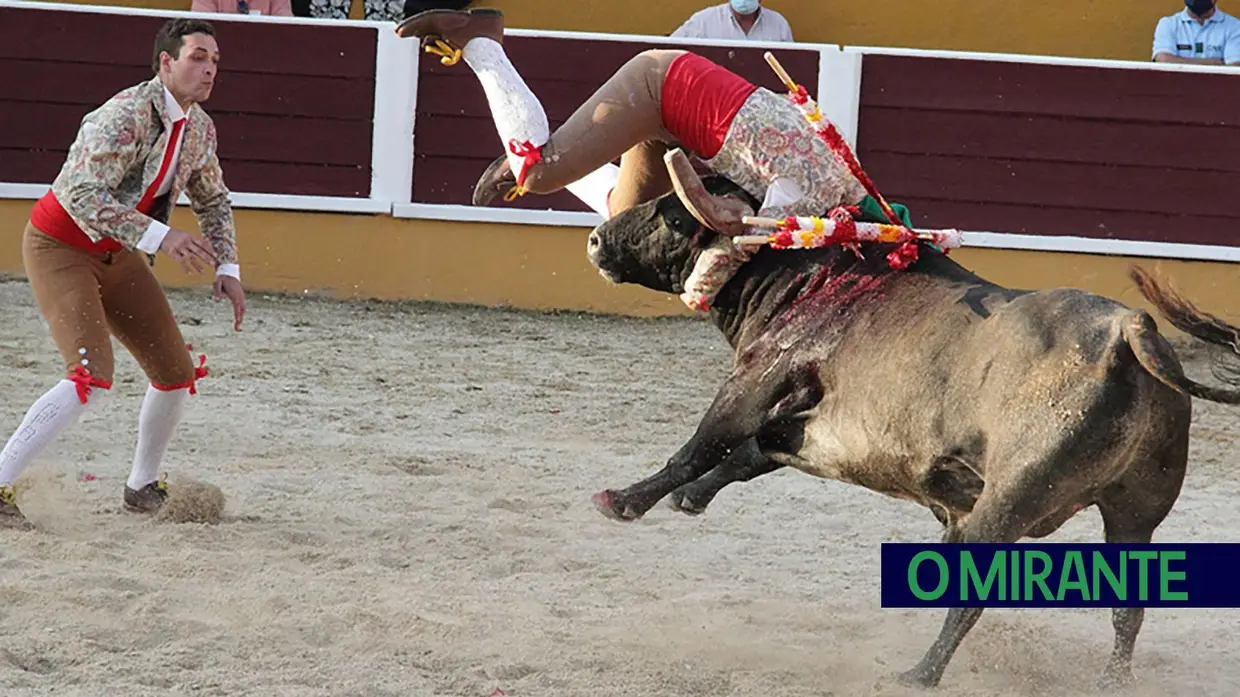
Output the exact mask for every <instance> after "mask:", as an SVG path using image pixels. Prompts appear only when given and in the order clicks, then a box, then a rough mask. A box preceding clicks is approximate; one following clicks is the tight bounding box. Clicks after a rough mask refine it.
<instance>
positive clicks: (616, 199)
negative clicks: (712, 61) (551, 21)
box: [525, 49, 685, 214]
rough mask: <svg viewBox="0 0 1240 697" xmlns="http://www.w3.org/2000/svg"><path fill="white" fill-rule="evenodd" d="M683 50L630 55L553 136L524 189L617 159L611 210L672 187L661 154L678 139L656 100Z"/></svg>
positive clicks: (547, 189)
mask: <svg viewBox="0 0 1240 697" xmlns="http://www.w3.org/2000/svg"><path fill="white" fill-rule="evenodd" d="M683 53H685V51H681V50H675V49H653V50H648V51H643V52H641V53H639V54H637V55H636V56H634V57H632V58H630V59H629V60H628V62H626V63H625V64H624V65H623V66H622V67H621V68H620V69H619V70H617V71H616V73H615V74H614V75H612V76H611V78H610V79H608V80H607V82H605V83H603V86H602V87H600V88H598V90H596V91H595V92H594V94H593V95H592V96H591V97H590V99H588V100H586V102H585V103H584V104H582V105H581V106H580V107H578V108H577V110H576V111H574V112H573V114H572V115H571V116H569V117H568V120H566V121H565V122H564V124H563V125H561V126H560V127H559V128H557V129H556V130H555V132H554V133H552V134H551V139H550V140H549V141H548V142H547V144H546V145H545V146H544V147H543V151H542V161H541V162H539V163H537V164H535V165H534V166H532V167H531V168H530V169H529V172H528V174H527V175H526V179H525V186H526V188H527V189H528V190H529V191H530V192H531V193H537V194H544V193H552V192H554V191H559V190H560V189H562V188H564V187H565V186H567V185H569V184H571V183H572V182H574V181H576V180H578V179H581V178H582V177H584V176H586V175H587V174H589V173H591V172H593V171H594V170H596V169H598V168H599V167H602V166H603V165H605V164H607V163H609V162H613V161H614V160H615V159H616V158H620V178H619V182H618V183H617V184H616V188H615V190H614V191H613V192H612V194H611V201H610V207H611V211H612V213H613V214H615V213H619V212H621V211H623V210H625V209H627V208H630V207H632V206H634V205H636V204H638V203H641V202H642V201H648V200H650V199H652V198H655V197H656V196H659V195H661V194H665V193H667V192H669V191H671V190H672V182H671V179H670V178H669V177H668V174H667V169H666V167H665V166H664V164H663V153H664V152H666V150H667V148H668V146H669V145H671V144H673V143H675V140H676V139H675V138H674V137H673V136H672V135H671V134H670V133H668V132H667V130H666V129H665V128H664V127H663V117H662V113H661V109H660V102H661V97H662V92H663V79H664V77H665V76H666V75H667V70H668V68H669V67H670V66H671V64H672V62H673V61H675V60H676V58H677V57H679V56H680V55H681V54H683ZM569 151H571V153H572V155H571V157H565V156H564V154H565V153H568V152H569Z"/></svg>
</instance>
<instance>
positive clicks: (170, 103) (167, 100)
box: [164, 87, 185, 123]
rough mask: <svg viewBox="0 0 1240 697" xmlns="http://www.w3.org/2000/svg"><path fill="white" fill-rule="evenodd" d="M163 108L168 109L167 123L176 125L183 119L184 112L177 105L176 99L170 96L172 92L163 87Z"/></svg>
mask: <svg viewBox="0 0 1240 697" xmlns="http://www.w3.org/2000/svg"><path fill="white" fill-rule="evenodd" d="M164 106H165V107H166V108H167V109H168V121H169V122H171V123H176V122H177V121H180V120H181V119H183V118H185V110H184V109H182V108H181V105H180V104H177V99H176V97H173V96H172V92H171V91H170V90H169V89H168V88H167V87H164Z"/></svg>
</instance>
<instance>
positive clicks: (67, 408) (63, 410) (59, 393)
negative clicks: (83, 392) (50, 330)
mask: <svg viewBox="0 0 1240 697" xmlns="http://www.w3.org/2000/svg"><path fill="white" fill-rule="evenodd" d="M88 403H89V402H88ZM84 411H86V404H83V403H82V401H81V400H80V399H78V394H77V384H76V383H74V382H73V381H72V380H61V381H60V382H58V383H56V385H55V386H54V387H52V389H50V390H48V391H47V392H46V393H44V394H43V396H42V397H40V398H39V399H38V400H37V401H36V402H35V403H34V404H33V405H32V406H31V407H30V409H29V410H28V411H27V412H26V417H25V418H24V419H22V423H21V425H20V426H18V427H17V430H16V431H15V432H14V433H13V436H12V437H11V438H9V442H8V443H7V444H5V446H4V451H3V452H0V486H12V485H13V482H14V481H16V480H17V478H18V477H19V476H21V473H22V472H23V471H24V470H25V469H26V466H27V465H29V464H30V462H31V461H32V460H34V458H36V457H38V456H39V453H41V452H43V449H44V448H46V447H47V446H48V444H50V443H51V442H52V441H53V440H55V439H56V438H57V437H58V436H59V435H60V434H61V433H62V432H63V431H64V430H65V428H67V427H68V426H70V425H71V424H73V423H74V422H76V421H77V420H78V418H79V417H81V415H82V413H83V412H84Z"/></svg>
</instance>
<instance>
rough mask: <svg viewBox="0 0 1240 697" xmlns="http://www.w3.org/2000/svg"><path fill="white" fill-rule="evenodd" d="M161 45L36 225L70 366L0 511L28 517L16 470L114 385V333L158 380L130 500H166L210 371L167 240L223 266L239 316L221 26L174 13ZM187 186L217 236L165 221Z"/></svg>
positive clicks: (85, 123) (42, 303) (37, 263)
mask: <svg viewBox="0 0 1240 697" xmlns="http://www.w3.org/2000/svg"><path fill="white" fill-rule="evenodd" d="M154 48H155V50H154V58H153V65H152V68H153V70H154V71H155V73H156V76H155V77H154V78H152V79H150V80H148V81H146V82H142V83H139V84H137V85H134V86H132V87H129V88H127V89H125V90H123V91H121V92H120V93H118V94H117V95H115V96H114V97H112V98H111V99H109V100H108V101H107V102H105V103H104V104H103V105H102V106H100V107H99V108H98V109H96V110H94V111H92V112H91V113H89V114H87V115H86V116H85V118H83V119H82V124H81V127H80V129H79V130H78V133H77V137H76V139H75V140H74V141H73V145H72V146H71V147H70V149H69V154H68V157H67V159H66V161H65V164H64V167H63V168H62V169H61V171H60V174H59V175H57V177H56V179H55V181H54V182H52V186H51V189H50V191H49V192H48V193H47V195H45V196H44V197H43V198H42V199H40V200H39V202H38V203H37V204H35V206H34V210H33V211H32V212H31V216H30V221H29V223H27V225H26V230H25V234H24V236H23V239H22V259H23V262H24V264H25V269H26V274H27V277H28V278H29V281H30V287H31V290H32V292H33V293H34V297H35V300H36V302H37V303H38V305H39V309H40V310H41V311H42V313H43V315H44V317H45V318H46V319H47V323H48V325H49V328H50V330H51V334H52V338H53V339H54V340H55V342H56V346H57V348H58V349H59V350H60V354H61V356H62V357H63V359H64V361H65V367H66V376H65V377H64V378H63V379H61V380H60V381H59V382H58V383H56V384H55V385H54V386H53V387H52V388H51V389H50V390H48V391H47V393H45V394H44V395H43V396H42V397H40V398H39V399H38V400H37V401H36V402H35V403H34V405H33V406H31V407H30V409H29V411H27V413H26V416H25V418H24V419H23V420H22V422H21V425H20V426H19V427H18V428H17V431H16V432H15V433H14V434H13V436H12V437H11V438H10V439H9V441H8V443H7V444H6V445H5V447H4V450H3V452H0V524H7V525H9V526H21V527H28V526H29V524H28V523H26V521H25V518H24V516H22V514H21V512H20V511H19V510H18V508H17V504H16V496H15V493H14V490H13V486H12V485H13V482H14V481H15V480H16V479H17V477H18V476H19V475H20V474H21V473H22V471H23V470H24V469H25V468H26V466H27V465H29V464H30V462H31V460H33V459H34V458H35V457H36V456H38V454H39V453H40V452H42V451H43V449H44V448H46V447H47V445H48V444H49V443H51V442H52V441H53V440H54V439H55V438H56V437H58V436H59V435H60V434H61V433H62V432H63V431H64V430H65V429H66V428H67V427H69V426H70V425H72V424H74V423H75V422H76V421H77V420H78V418H79V417H80V416H81V415H82V414H83V412H85V411H86V409H87V408H88V407H89V406H90V404H91V394H92V390H93V389H94V388H98V389H103V390H106V389H109V388H110V387H111V385H112V372H113V366H114V362H113V355H112V341H111V337H112V335H115V336H116V338H117V339H118V340H120V342H121V343H122V344H124V346H125V347H126V348H127V349H128V350H129V351H130V352H131V353H132V354H133V356H134V358H135V359H136V360H137V362H138V364H139V365H140V366H141V367H142V370H143V371H144V372H145V374H146V376H147V378H148V379H149V380H150V386H149V387H148V389H147V392H146V397H145V400H144V401H143V403H142V408H141V411H140V413H139V416H138V444H137V449H136V452H135V453H134V459H133V466H132V469H131V472H130V475H129V479H128V481H127V482H126V485H125V489H124V495H123V497H122V500H123V502H124V504H125V507H126V508H127V509H129V510H134V511H139V512H153V511H155V510H158V509H159V508H160V506H162V505H163V503H164V501H165V499H166V497H167V491H166V489H165V488H164V484H163V482H162V481H160V477H159V468H160V464H161V462H162V460H163V457H164V454H165V453H166V451H167V449H168V445H169V443H170V442H171V440H172V435H173V431H174V430H175V428H176V426H177V424H178V423H179V421H180V420H181V415H182V412H183V410H184V408H185V404H186V402H187V401H188V399H189V395H190V394H192V393H193V392H194V385H195V381H196V380H197V379H198V378H200V377H202V376H203V375H205V374H206V371H205V369H203V368H201V367H200V366H199V367H195V365H194V362H193V360H192V359H191V356H190V353H189V351H188V350H187V347H186V345H185V341H184V339H183V338H182V337H181V331H180V329H179V328H178V327H177V323H176V319H175V318H174V317H173V315H172V310H171V308H170V307H169V305H168V299H167V297H166V296H165V295H164V292H163V289H162V287H161V286H160V284H159V281H158V280H157V279H156V277H155V274H154V273H153V272H152V271H151V264H153V263H154V254H155V253H156V252H163V253H164V254H166V255H167V256H168V257H170V258H172V259H175V260H176V261H178V262H179V263H180V264H181V266H182V268H184V269H185V270H186V272H189V273H192V272H201V271H202V270H203V269H204V268H211V267H214V268H215V274H216V276H215V288H214V291H215V297H216V299H217V300H218V299H220V297H221V296H227V297H228V298H229V300H231V301H232V304H233V312H234V322H235V324H234V327H235V328H236V329H240V328H241V319H242V316H243V315H244V312H245V293H244V291H243V290H242V287H241V282H240V272H239V266H238V264H237V251H236V232H235V229H234V225H233V216H232V208H231V204H230V203H229V200H228V189H227V188H226V187H225V185H224V178H223V173H222V172H221V170H220V164H219V159H218V158H217V156H216V132H215V126H214V124H213V123H212V121H211V118H210V117H208V116H207V114H206V113H205V112H204V111H203V110H202V107H200V106H199V105H198V102H201V101H204V100H206V99H207V98H208V97H209V96H210V94H211V88H212V86H213V83H214V80H215V75H216V69H217V64H218V62H219V48H218V45H217V43H216V40H215V30H214V28H213V27H212V25H211V24H209V23H208V22H205V21H203V20H200V19H173V20H169V21H168V22H167V23H165V24H164V25H163V27H162V28H161V29H160V30H159V32H158V34H156V37H155V47H154ZM182 191H184V192H185V193H186V194H187V195H188V196H189V198H190V200H191V202H192V207H193V211H194V213H195V215H196V216H197V218H198V221H199V225H200V226H201V228H202V231H203V233H204V235H205V236H206V238H207V239H208V240H210V243H209V244H208V243H207V242H206V241H204V240H203V239H202V238H199V237H196V236H194V235H192V234H190V233H188V232H185V231H182V230H177V229H175V228H171V227H169V226H168V217H169V214H170V213H171V210H172V207H173V206H174V205H175V202H176V200H177V198H178V197H179V196H180V195H181V192H182ZM148 255H150V256H149V257H148Z"/></svg>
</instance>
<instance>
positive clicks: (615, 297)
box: [0, 200, 1240, 333]
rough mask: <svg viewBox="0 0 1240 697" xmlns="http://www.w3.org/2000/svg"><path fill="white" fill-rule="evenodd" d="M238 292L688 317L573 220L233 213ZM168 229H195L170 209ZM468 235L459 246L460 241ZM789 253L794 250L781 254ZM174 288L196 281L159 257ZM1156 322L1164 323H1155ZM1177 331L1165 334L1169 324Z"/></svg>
mask: <svg viewBox="0 0 1240 697" xmlns="http://www.w3.org/2000/svg"><path fill="white" fill-rule="evenodd" d="M31 204H32V202H31V201H12V200H8V201H5V200H0V272H5V273H13V274H17V275H20V274H21V251H20V249H21V248H20V244H19V238H20V234H21V231H22V229H23V228H24V226H25V223H26V219H27V216H28V214H29V211H30V206H31ZM236 213H237V221H238V226H239V229H240V240H239V247H240V253H241V255H242V278H243V279H244V282H245V285H246V287H247V289H249V290H250V291H251V292H254V291H275V292H292V293H301V292H307V291H308V292H310V293H315V294H321V295H326V296H331V297H338V298H379V299H389V300H393V299H401V300H433V301H441V302H459V303H470V304H479V305H490V306H511V307H518V308H525V309H563V310H577V311H588V312H605V313H617V314H626V315H634V316H661V315H689V314H690V313H689V311H688V310H687V309H685V307H684V306H683V305H682V304H681V302H680V300H679V299H677V298H675V297H673V296H670V295H663V294H659V293H654V292H652V291H647V290H644V289H641V288H637V287H635V286H614V285H611V284H609V283H608V282H606V281H604V280H603V279H602V277H600V276H599V275H598V273H597V272H596V271H595V270H594V269H593V267H591V266H590V264H589V262H588V261H587V260H586V256H585V236H586V230H585V229H582V228H564V227H539V226H530V225H499V224H482V223H451V222H440V221H424V220H399V219H394V218H390V217H386V216H360V215H359V216H352V215H343V214H331V213H295V212H282V211H256V210H238V211H237V212H236ZM172 223H173V225H176V226H180V227H183V228H185V229H187V230H196V229H197V227H196V225H195V223H194V219H193V216H192V214H191V213H189V211H188V210H187V209H185V208H178V209H177V212H176V213H175V214H174V215H173V219H172ZM465 239H468V240H469V243H468V244H463V243H462V242H460V241H461V240H465ZM789 253H790V254H795V252H789ZM953 255H954V257H955V258H956V259H957V260H959V261H960V262H961V263H962V264H964V265H965V266H967V267H969V268H971V269H973V270H974V271H976V272H978V273H980V274H982V275H983V276H986V277H988V278H990V279H991V280H993V281H995V282H998V283H1002V284H1005V285H1008V286H1013V287H1018V288H1046V287H1051V286H1074V287H1078V288H1084V289H1086V290H1091V291H1094V292H1097V293H1102V294H1104V295H1109V296H1111V297H1114V298H1117V299H1119V300H1121V301H1124V302H1127V303H1129V304H1132V305H1135V306H1139V307H1145V308H1146V309H1152V308H1150V307H1149V306H1148V305H1146V304H1145V302H1144V299H1142V298H1141V297H1140V295H1139V294H1137V292H1136V290H1135V288H1133V286H1132V284H1131V283H1130V282H1129V280H1128V278H1127V276H1126V273H1127V269H1128V265H1129V264H1130V263H1132V262H1137V263H1140V264H1143V265H1145V266H1146V267H1147V268H1154V269H1162V270H1164V271H1166V272H1168V273H1170V274H1171V275H1172V277H1173V279H1174V280H1175V282H1176V285H1177V287H1178V288H1180V289H1181V290H1182V291H1183V292H1184V293H1186V294H1187V296H1188V297H1189V298H1192V299H1194V300H1195V301H1196V302H1197V303H1198V306H1199V307H1200V308H1201V309H1203V310H1205V311H1207V312H1212V313H1214V314H1217V315H1219V316H1221V317H1223V318H1224V319H1227V320H1229V321H1232V322H1237V323H1240V294H1237V293H1236V292H1235V289H1236V287H1237V286H1236V283H1237V280H1238V279H1240V265H1238V264H1226V263H1213V262H1189V261H1167V260H1156V259H1137V258H1126V257H1108V256H1101V255H1095V254H1061V253H1047V252H1018V251H1007V250H993V249H961V250H957V251H955V252H953ZM156 268H157V272H158V275H159V276H160V278H161V279H162V280H163V281H165V282H166V283H168V284H169V285H172V286H185V285H191V284H203V285H206V284H208V283H209V282H210V279H209V278H189V277H186V276H185V275H183V274H182V273H181V271H180V269H179V267H177V266H176V265H175V264H171V263H168V262H167V261H166V260H164V261H162V262H161V263H159V264H158V265H157V267H156ZM1160 324H1161V325H1162V326H1164V328H1166V324H1165V323H1162V322H1160ZM1172 333H1175V332H1172Z"/></svg>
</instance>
